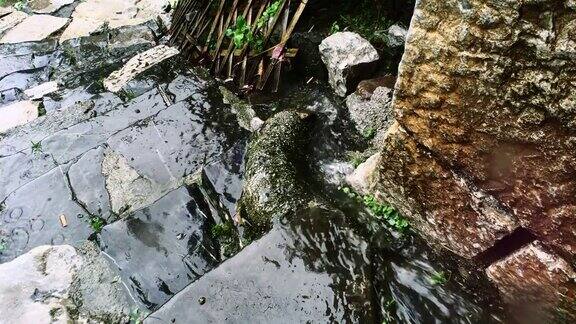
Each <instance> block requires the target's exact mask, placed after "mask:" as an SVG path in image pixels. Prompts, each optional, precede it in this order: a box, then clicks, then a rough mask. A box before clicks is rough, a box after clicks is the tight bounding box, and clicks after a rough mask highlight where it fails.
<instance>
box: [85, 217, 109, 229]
mask: <svg viewBox="0 0 576 324" xmlns="http://www.w3.org/2000/svg"><path fill="white" fill-rule="evenodd" d="M88 222H89V223H90V227H92V229H93V230H94V232H96V233H100V231H102V228H103V227H104V226H105V225H106V221H105V220H104V219H103V218H101V217H98V216H92V217H90V218H89V219H88Z"/></svg>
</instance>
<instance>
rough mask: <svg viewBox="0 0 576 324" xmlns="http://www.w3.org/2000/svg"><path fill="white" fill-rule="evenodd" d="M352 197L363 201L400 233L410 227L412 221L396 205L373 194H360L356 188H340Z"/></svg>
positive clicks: (373, 212)
mask: <svg viewBox="0 0 576 324" xmlns="http://www.w3.org/2000/svg"><path fill="white" fill-rule="evenodd" d="M340 190H341V191H342V192H344V193H345V194H346V195H348V197H350V198H351V199H354V200H357V201H359V202H362V203H363V204H364V206H366V208H368V209H369V210H370V211H371V212H372V214H373V215H374V216H375V217H377V218H378V219H380V220H382V221H384V223H385V224H386V226H387V227H389V228H392V229H394V230H396V231H398V232H400V233H404V232H406V231H408V229H409V228H410V223H408V220H407V219H406V218H404V217H403V216H402V215H400V213H398V211H396V209H394V207H392V206H390V205H387V204H384V203H381V202H379V201H378V200H377V199H376V198H375V197H374V196H372V195H365V196H360V195H359V194H357V193H356V192H355V191H354V190H352V189H351V188H348V187H342V188H340Z"/></svg>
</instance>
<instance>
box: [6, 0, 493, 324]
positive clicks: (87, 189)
mask: <svg viewBox="0 0 576 324" xmlns="http://www.w3.org/2000/svg"><path fill="white" fill-rule="evenodd" d="M77 3H78V2H75V3H74V4H71V5H68V6H65V7H63V8H61V9H59V11H58V12H57V13H56V14H55V15H56V16H61V17H70V15H71V13H72V10H73V9H74V7H75V6H76V5H77ZM159 29H160V28H159V27H158V26H157V25H156V23H154V22H148V23H145V24H142V25H137V26H130V27H122V28H119V29H106V28H104V29H102V30H100V31H99V32H97V33H95V34H93V35H91V36H87V37H82V38H80V39H74V40H69V41H65V42H64V43H63V44H61V45H58V43H57V41H56V40H55V39H48V40H44V41H42V42H38V43H21V44H15V45H14V44H7V45H0V110H1V109H2V108H3V107H5V106H6V105H8V104H10V103H14V102H17V101H21V100H27V99H28V98H27V96H26V95H25V94H24V91H25V90H27V89H30V88H33V87H34V86H37V85H39V84H42V83H45V82H47V81H56V82H58V85H59V89H58V90H57V91H55V92H53V93H49V94H45V95H42V96H41V97H40V98H37V102H40V103H42V106H43V107H44V110H45V111H44V113H45V115H43V116H41V117H39V118H37V119H36V120H34V121H32V122H30V123H28V124H26V125H23V126H20V127H17V128H14V129H11V130H9V131H7V132H6V133H4V134H0V202H1V205H0V224H1V226H0V239H1V241H0V243H2V242H5V243H6V249H5V250H2V251H0V262H8V261H10V260H12V259H14V258H15V257H17V256H18V255H21V254H22V253H25V252H26V251H28V250H30V249H31V248H33V247H35V246H38V245H41V244H72V245H78V244H79V243H82V242H84V241H85V240H86V239H88V238H91V239H95V237H96V236H95V235H93V234H94V233H95V231H96V229H94V228H92V227H91V226H90V223H89V218H90V217H101V218H103V219H104V220H105V221H106V222H108V223H109V224H108V225H107V226H105V227H104V229H103V230H102V232H101V233H100V235H99V237H98V240H97V241H98V242H99V244H100V247H101V249H102V250H103V251H104V252H105V253H106V254H107V255H108V257H109V259H110V266H111V267H112V268H113V269H114V270H115V271H117V273H118V274H119V276H120V280H121V281H122V282H123V283H124V285H125V286H126V288H127V291H128V292H129V294H130V296H131V297H132V299H133V300H134V302H135V304H136V306H137V307H139V308H140V309H142V310H152V311H154V310H157V311H156V312H155V313H153V314H152V315H151V316H149V317H148V318H147V322H150V323H156V322H157V323H189V322H202V323H205V322H224V321H226V322H242V323H245V322H366V323H381V322H382V321H384V320H386V321H389V322H400V321H402V322H414V323H432V322H454V323H474V322H491V321H493V320H494V318H492V317H490V313H491V312H492V310H491V309H492V308H489V307H486V305H484V304H482V303H480V302H477V298H476V296H473V295H471V294H469V293H468V292H465V291H464V290H463V289H462V287H461V286H460V283H459V282H460V281H459V279H457V276H455V278H454V279H452V278H451V277H450V278H448V282H447V283H444V284H438V283H434V282H432V281H431V279H430V278H432V277H434V276H435V275H436V274H437V273H438V272H439V271H442V270H441V267H439V263H438V262H437V260H436V259H433V258H430V257H429V253H430V252H429V250H428V248H427V247H425V246H424V245H422V244H414V243H413V242H411V241H410V239H407V238H402V239H401V238H399V237H398V236H396V237H394V235H393V234H391V233H390V232H388V231H387V230H386V229H384V228H382V224H381V223H379V222H378V221H374V219H373V218H370V216H369V215H366V213H365V211H363V207H362V206H354V207H352V208H342V205H343V204H345V203H343V201H344V200H345V199H346V198H345V197H344V198H343V197H340V196H338V195H335V194H334V193H333V192H331V191H330V190H317V191H320V192H319V193H318V194H319V195H323V196H327V197H328V199H326V201H331V202H332V203H333V205H334V206H338V208H340V209H341V210H344V211H345V212H341V211H340V210H338V209H335V208H328V207H326V208H320V207H310V208H309V209H307V210H305V211H302V212H299V213H297V214H296V215H291V216H290V217H287V218H285V219H282V220H280V221H278V222H276V223H275V225H274V227H273V229H272V230H271V231H270V232H269V233H267V234H265V235H264V236H263V237H262V238H260V239H259V240H257V241H254V242H252V243H250V242H243V244H245V245H246V247H245V248H244V249H243V250H242V251H240V252H239V253H238V254H237V255H235V256H232V257H231V258H230V259H228V260H226V261H225V262H223V263H220V262H221V255H220V247H219V246H218V244H219V243H218V240H217V239H216V238H215V237H213V235H211V230H212V228H213V225H214V224H218V223H223V222H226V221H230V219H232V218H233V217H234V216H236V215H237V210H236V203H237V201H238V199H239V198H240V195H241V192H242V179H243V173H244V162H245V153H246V152H245V150H246V143H247V142H248V139H249V137H248V134H247V133H246V132H245V131H243V130H241V128H240V127H239V126H238V124H237V121H236V119H235V117H234V115H233V114H232V113H231V111H230V107H228V106H226V105H224V104H223V103H222V99H221V96H220V95H219V92H218V90H217V84H216V83H215V82H214V81H213V80H211V79H210V78H208V77H206V76H204V74H202V73H200V72H199V71H198V70H189V68H188V67H186V66H185V65H184V64H183V62H182V61H181V58H179V57H173V58H171V59H169V60H168V61H165V62H163V63H161V64H160V65H158V66H156V67H154V68H151V69H150V70H148V71H147V72H144V73H142V74H141V75H140V76H138V77H137V78H136V79H135V80H132V81H130V82H129V83H128V84H127V85H126V86H125V87H124V88H123V90H121V91H119V92H118V93H116V94H113V93H110V92H106V91H105V90H104V88H103V85H102V80H103V79H104V78H106V77H107V76H108V75H109V74H110V73H111V72H113V71H115V70H118V69H119V68H120V67H122V66H123V64H124V63H125V62H126V61H127V60H128V59H130V58H131V57H133V56H134V55H135V54H137V53H139V52H142V51H144V50H147V49H149V48H151V47H153V46H156V45H157V44H158V41H159V39H160V37H161V33H160V31H159ZM301 81H302V80H300V81H294V80H288V83H284V84H286V85H287V86H285V87H284V88H283V89H282V92H281V93H280V94H278V95H274V96H260V97H258V98H252V99H253V100H252V103H254V105H255V106H254V108H255V109H256V110H257V111H258V115H259V117H261V118H263V119H266V118H268V117H270V116H271V115H272V114H274V113H276V112H278V111H281V110H285V109H297V110H307V111H309V112H313V113H315V114H316V115H317V117H318V118H317V120H316V123H315V127H314V130H313V133H314V134H315V136H314V137H313V138H312V140H311V141H310V143H308V148H307V150H308V152H307V153H308V154H307V156H308V160H307V161H301V162H302V164H303V165H304V164H306V165H308V166H309V170H306V171H307V172H306V173H305V174H306V176H309V177H310V179H307V181H306V182H307V183H315V185H316V186H318V187H331V186H334V187H335V186H337V185H338V183H339V181H341V178H342V176H341V174H345V173H346V172H349V170H350V164H349V163H348V161H347V159H348V157H347V152H348V151H352V150H363V149H365V148H366V146H367V143H366V141H365V139H363V138H362V136H361V134H358V133H356V132H355V131H354V127H353V125H351V124H350V119H349V118H348V116H346V113H345V112H346V109H345V107H344V103H343V102H342V100H341V99H339V98H336V97H335V96H334V95H333V93H332V91H331V90H330V89H328V88H327V87H326V85H325V84H323V83H321V82H316V81H314V82H311V83H307V84H304V83H303V82H301ZM304 81H306V80H304ZM107 163H108V164H107ZM109 164H112V165H109ZM113 167H116V168H113ZM194 174H199V179H200V180H201V184H190V182H191V180H190V179H191V178H193V175H194ZM331 179H333V180H331ZM196 180H198V179H196ZM185 183H186V184H187V185H184V184H185ZM328 183H330V185H329V184H328ZM115 204H116V205H115ZM141 207H143V208H141ZM350 210H352V212H351V211H350ZM359 214H361V215H364V216H362V217H360V216H359ZM62 215H64V219H65V224H64V223H62V221H61V216H62ZM378 238H381V239H378ZM479 294H482V292H479Z"/></svg>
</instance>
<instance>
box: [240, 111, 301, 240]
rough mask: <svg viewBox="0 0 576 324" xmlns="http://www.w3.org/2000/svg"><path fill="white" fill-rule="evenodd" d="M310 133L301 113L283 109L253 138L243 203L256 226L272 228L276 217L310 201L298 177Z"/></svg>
mask: <svg viewBox="0 0 576 324" xmlns="http://www.w3.org/2000/svg"><path fill="white" fill-rule="evenodd" d="M307 133H308V132H307V129H306V125H305V122H304V121H303V120H302V119H301V118H300V116H299V115H298V113H296V112H289V111H283V112H280V113H278V114H276V115H274V116H273V117H272V118H270V119H269V120H268V121H267V122H266V124H265V125H264V128H263V129H262V132H261V135H260V136H258V137H257V138H256V139H254V140H252V141H251V143H250V145H249V147H248V152H247V156H248V160H247V163H246V177H245V179H246V181H245V183H246V185H245V190H244V193H243V196H242V200H241V203H240V206H241V208H242V210H243V212H244V215H246V217H247V219H249V221H250V223H251V224H252V225H253V226H254V227H256V228H259V229H261V230H265V229H268V228H270V225H271V220H272V219H274V218H278V217H281V216H282V215H285V214H288V213H290V212H293V211H295V210H297V209H299V208H300V207H301V206H303V205H304V204H305V203H306V202H307V201H308V200H309V195H308V194H307V193H306V190H305V189H304V187H303V185H302V184H301V183H300V181H299V179H302V178H301V177H299V176H298V168H299V167H298V165H299V164H300V163H301V161H302V159H303V156H302V147H303V146H304V139H305V137H306V134H307ZM262 197H265V199H264V200H263V199H262Z"/></svg>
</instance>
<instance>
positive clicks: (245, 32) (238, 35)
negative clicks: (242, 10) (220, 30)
mask: <svg viewBox="0 0 576 324" xmlns="http://www.w3.org/2000/svg"><path fill="white" fill-rule="evenodd" d="M226 36H228V37H230V38H231V39H232V41H233V42H234V46H235V47H236V48H242V47H244V45H246V44H248V43H250V42H252V40H253V39H254V36H253V35H252V31H251V30H250V25H248V23H247V22H246V18H244V17H242V16H240V17H238V18H236V24H235V25H234V27H233V28H228V29H227V30H226Z"/></svg>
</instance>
